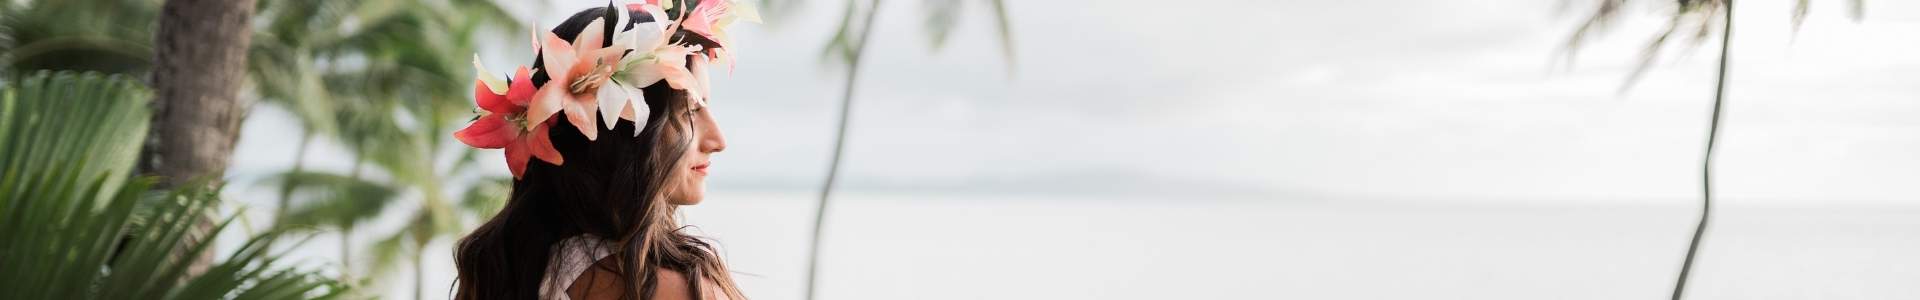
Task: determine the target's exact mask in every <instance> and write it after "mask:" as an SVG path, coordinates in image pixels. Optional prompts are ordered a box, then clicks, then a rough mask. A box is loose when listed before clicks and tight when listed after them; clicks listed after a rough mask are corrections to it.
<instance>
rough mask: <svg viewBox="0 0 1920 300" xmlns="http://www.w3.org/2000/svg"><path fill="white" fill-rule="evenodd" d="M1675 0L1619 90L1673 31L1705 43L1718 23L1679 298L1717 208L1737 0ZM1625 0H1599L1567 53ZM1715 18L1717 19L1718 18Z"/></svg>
mask: <svg viewBox="0 0 1920 300" xmlns="http://www.w3.org/2000/svg"><path fill="white" fill-rule="evenodd" d="M1675 1H1676V2H1675V3H1674V4H1675V8H1676V9H1674V10H1673V11H1672V12H1673V13H1672V15H1670V16H1669V19H1668V22H1667V29H1666V30H1664V31H1662V32H1660V33H1659V34H1657V35H1655V36H1654V37H1653V38H1652V39H1651V40H1649V41H1648V42H1647V46H1646V48H1645V49H1644V50H1642V51H1641V55H1640V64H1639V65H1638V66H1636V67H1635V68H1634V70H1633V73H1632V74H1631V75H1629V76H1628V77H1627V81H1626V83H1625V84H1623V85H1622V87H1621V89H1622V90H1624V89H1626V88H1628V87H1631V86H1632V85H1633V83H1634V82H1636V81H1638V80H1639V78H1640V76H1641V75H1643V74H1644V73H1645V72H1646V71H1647V69H1648V67H1650V66H1652V65H1653V63H1654V61H1655V60H1657V59H1658V56H1659V53H1660V50H1662V49H1665V47H1666V46H1667V43H1668V42H1669V41H1670V40H1671V39H1672V38H1673V37H1674V35H1675V34H1678V33H1686V32H1691V33H1692V34H1693V39H1692V41H1693V42H1695V43H1698V42H1702V41H1705V39H1706V38H1707V37H1709V36H1711V35H1712V34H1713V32H1714V29H1715V27H1716V26H1714V25H1719V26H1718V28H1719V32H1720V65H1719V74H1718V75H1719V77H1718V78H1717V79H1716V80H1715V82H1714V94H1713V112H1712V115H1711V117H1709V121H1708V125H1707V141H1706V152H1705V153H1704V154H1702V157H1701V164H1700V222H1699V223H1697V224H1696V225H1694V228H1693V237H1692V239H1691V240H1690V241H1689V242H1688V243H1687V254H1686V257H1685V258H1684V259H1683V260H1682V261H1681V263H1680V275H1679V276H1678V277H1677V278H1676V279H1675V280H1674V284H1673V298H1672V299H1674V300H1680V299H1681V298H1682V296H1685V294H1686V289H1687V278H1688V277H1689V275H1691V273H1692V270H1693V259H1694V257H1695V256H1696V255H1697V254H1698V253H1699V250H1700V239H1701V237H1702V236H1704V235H1705V234H1706V232H1707V220H1708V218H1709V217H1711V216H1712V212H1713V165H1714V164H1713V163H1714V155H1713V154H1714V151H1713V150H1714V148H1716V146H1718V145H1719V141H1720V140H1719V137H1720V117H1721V108H1722V107H1723V105H1724V104H1725V102H1726V97H1727V73H1728V72H1727V67H1728V65H1729V61H1728V60H1729V58H1730V53H1731V50H1732V49H1733V0H1675ZM1862 1H1863V0H1851V2H1852V13H1851V15H1852V17H1853V18H1854V20H1856V21H1857V20H1859V19H1860V18H1861V17H1862V16H1863V15H1864V12H1865V4H1864V2H1862ZM1627 2H1628V1H1627V0H1595V3H1597V4H1598V7H1597V8H1596V9H1595V10H1594V13H1593V15H1592V16H1591V17H1588V18H1587V20H1586V22H1583V23H1581V25H1580V26H1579V27H1578V28H1576V29H1574V31H1573V34H1572V36H1571V38H1569V39H1568V41H1567V49H1568V51H1569V52H1570V53H1571V52H1572V51H1574V50H1578V48H1579V47H1580V46H1581V45H1582V43H1583V42H1584V41H1585V40H1586V39H1588V38H1590V36H1589V34H1590V33H1592V32H1594V31H1595V30H1598V29H1599V28H1600V27H1605V26H1606V25H1607V24H1608V23H1610V22H1611V21H1613V20H1614V18H1617V17H1618V15H1619V12H1620V10H1621V9H1623V8H1625V7H1626V6H1627V4H1628V3H1627ZM1809 2H1811V1H1810V0H1798V1H1796V2H1795V7H1794V16H1793V24H1794V28H1799V26H1800V24H1801V23H1802V22H1803V21H1805V20H1806V16H1807V12H1808V11H1809V10H1810V9H1809V8H1810V7H1811V3H1809ZM1716 17H1717V18H1718V19H1716ZM1569 57H1571V55H1569Z"/></svg>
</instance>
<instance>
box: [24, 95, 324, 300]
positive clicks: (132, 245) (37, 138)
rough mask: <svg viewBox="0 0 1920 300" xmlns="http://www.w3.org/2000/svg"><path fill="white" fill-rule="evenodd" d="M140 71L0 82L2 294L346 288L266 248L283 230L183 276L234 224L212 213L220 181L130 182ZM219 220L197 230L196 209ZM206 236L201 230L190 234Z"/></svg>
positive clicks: (139, 131)
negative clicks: (167, 186) (169, 187)
mask: <svg viewBox="0 0 1920 300" xmlns="http://www.w3.org/2000/svg"><path fill="white" fill-rule="evenodd" d="M147 98H148V97H147V95H146V91H145V90H144V88H142V87H140V86H139V85H138V84H137V83H136V81H133V80H130V79H127V78H124V77H111V76H102V75H98V74H75V73H50V72H37V73H33V74H28V75H25V76H21V77H18V78H12V79H10V80H9V81H7V82H5V83H3V84H0V145H3V146H0V216H4V217H5V218H4V219H0V220H3V221H0V236H6V237H8V241H7V243H0V269H5V270H7V271H6V272H0V298H5V299H132V298H158V299H213V298H227V297H237V298H241V299H266V298H271V297H274V296H288V295H292V296H293V297H316V298H324V297H330V296H332V295H337V293H339V292H341V291H343V290H344V287H342V286H339V285H337V284H334V283H333V282H332V281H331V280H330V279H326V278H324V277H322V276H319V275H318V274H316V273H312V272H306V271H300V270H298V269H295V268H290V267H288V266H286V265H284V264H282V263H280V262H278V261H277V259H275V257H277V256H275V255H271V254H268V253H266V252H265V251H266V249H270V248H272V245H273V242H272V241H275V240H278V239H279V238H280V237H281V233H280V232H267V233H262V234H260V235H256V236H254V237H252V240H254V241H255V242H252V243H249V244H248V246H246V247H243V248H242V249H241V250H240V251H238V252H235V254H234V255H233V256H231V257H229V258H227V259H226V260H225V261H224V262H221V263H219V264H217V265H215V266H213V267H212V269H210V270H209V271H208V272H205V273H200V274H199V275H197V276H193V277H190V278H185V279H182V278H183V277H186V276H185V275H186V274H187V272H186V271H187V269H188V268H189V266H191V265H192V263H193V261H192V260H191V259H189V258H192V257H198V256H199V255H200V254H201V253H206V252H207V251H211V249H210V248H211V246H212V243H206V242H190V241H210V240H212V239H213V238H214V237H215V236H217V235H219V234H221V233H222V230H220V228H225V227H226V226H229V225H231V224H233V223H232V222H233V220H234V217H232V216H227V217H224V218H214V217H213V216H212V215H213V214H215V213H216V212H215V211H214V209H215V207H216V206H217V203H219V198H218V193H217V190H218V189H217V188H215V187H207V186H204V185H186V186H185V188H183V189H181V190H175V191H172V192H157V191H152V190H150V189H149V188H150V187H151V186H152V184H153V181H152V180H151V179H137V180H131V181H127V180H126V176H127V172H128V170H129V169H131V167H132V160H131V159H132V157H134V156H135V155H137V152H136V151H137V150H138V149H139V146H140V144H141V141H142V140H143V138H142V137H143V136H144V135H145V132H146V130H145V129H146V127H145V126H144V124H145V123H146V122H147V120H148V118H147V116H148V112H147V111H146V105H145V103H146V101H147ZM209 218H213V219H223V220H225V221H222V222H219V223H218V224H219V225H217V226H216V227H215V230H213V231H208V232H205V233H195V232H196V230H193V228H194V227H196V226H197V225H198V222H199V221H200V220H203V219H209ZM195 234H206V235H208V236H192V235H195Z"/></svg>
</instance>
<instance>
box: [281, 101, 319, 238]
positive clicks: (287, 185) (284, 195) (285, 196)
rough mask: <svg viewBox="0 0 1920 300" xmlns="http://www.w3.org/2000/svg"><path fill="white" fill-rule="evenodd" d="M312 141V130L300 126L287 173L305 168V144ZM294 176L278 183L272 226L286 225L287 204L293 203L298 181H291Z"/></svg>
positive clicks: (309, 143)
mask: <svg viewBox="0 0 1920 300" xmlns="http://www.w3.org/2000/svg"><path fill="white" fill-rule="evenodd" d="M312 143H313V130H312V129H309V128H306V127H305V126H301V128H300V147H299V148H297V149H294V150H293V172H289V174H300V171H303V170H305V169H306V165H307V146H308V145H311V144H312ZM296 177H297V176H289V177H287V178H286V179H285V180H286V181H285V182H281V183H280V206H278V207H274V209H273V224H274V227H280V226H282V225H287V224H286V218H287V209H288V206H291V205H293V187H294V186H296V185H298V183H296V182H293V181H294V178H296Z"/></svg>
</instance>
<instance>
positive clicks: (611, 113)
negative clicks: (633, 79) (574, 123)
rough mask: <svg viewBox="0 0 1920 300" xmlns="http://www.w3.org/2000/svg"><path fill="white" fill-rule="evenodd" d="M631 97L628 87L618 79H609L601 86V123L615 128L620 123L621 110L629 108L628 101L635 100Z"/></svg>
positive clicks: (609, 127) (608, 127)
mask: <svg viewBox="0 0 1920 300" xmlns="http://www.w3.org/2000/svg"><path fill="white" fill-rule="evenodd" d="M629 97H632V96H631V95H628V94H627V89H626V87H625V86H623V85H622V84H620V81H618V80H614V81H609V82H607V85H604V86H601V87H600V95H599V98H600V99H599V101H600V123H601V125H604V126H606V127H607V129H613V126H614V125H615V124H620V112H621V111H622V110H625V109H627V104H628V103H632V102H633V100H632V99H629Z"/></svg>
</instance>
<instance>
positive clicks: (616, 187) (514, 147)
mask: <svg viewBox="0 0 1920 300" xmlns="http://www.w3.org/2000/svg"><path fill="white" fill-rule="evenodd" d="M756 18H757V17H755V16H754V15H753V14H752V11H751V10H750V9H747V8H746V7H744V6H740V5H737V4H735V3H732V2H730V1H727V0H704V1H700V0H679V1H676V0H668V1H667V2H665V3H661V2H659V0H650V1H647V3H635V4H628V5H624V7H619V8H616V7H614V6H608V7H606V8H594V9H588V10H585V11H581V12H579V13H577V14H574V15H573V17H572V18H569V19H567V21H566V22H564V23H561V24H560V25H559V26H555V27H554V28H553V30H551V32H549V33H545V34H538V35H536V37H535V39H536V40H535V47H536V48H537V49H536V50H537V51H536V52H537V53H539V55H538V56H539V57H538V58H536V59H535V60H534V63H533V66H532V68H528V67H520V68H518V69H517V70H516V72H514V73H513V76H514V77H513V79H512V80H511V81H502V80H499V79H493V78H492V76H491V75H487V74H486V71H485V68H484V67H482V68H481V69H482V75H481V79H480V80H479V81H480V82H479V83H477V84H476V92H475V94H476V96H475V98H476V101H475V102H476V103H478V104H479V106H480V108H481V109H483V110H484V111H485V112H484V113H483V114H484V115H483V116H481V117H480V118H478V119H476V120H475V121H474V123H473V124H472V125H470V126H469V127H467V128H465V129H462V130H461V131H460V132H457V133H455V137H456V138H458V139H459V140H461V141H462V142H465V143H467V144H469V145H472V146H474V147H479V148H502V149H505V150H506V154H507V163H508V167H509V168H510V169H511V170H512V172H513V175H514V177H515V180H514V184H513V192H512V194H511V196H510V197H509V199H508V200H507V204H506V206H505V207H504V208H502V209H501V211H500V213H499V214H497V215H494V216H493V218H492V219H491V220H488V221H487V222H486V224H484V225H481V226H480V227H479V228H478V229H475V230H474V231H473V232H472V233H470V234H468V235H467V236H466V237H465V238H462V239H461V240H460V242H459V244H458V245H457V246H456V250H455V253H454V256H455V264H456V267H458V269H459V279H458V280H457V281H456V283H455V285H456V286H457V289H456V290H457V295H456V298H458V299H534V298H538V299H745V298H744V297H743V296H742V295H741V293H740V290H739V288H738V287H737V286H736V285H735V284H734V282H733V280H732V279H731V278H730V277H729V276H728V271H727V267H726V265H725V264H724V263H722V262H721V260H720V258H719V257H718V256H717V255H716V254H715V253H716V252H715V251H714V250H713V248H712V247H711V246H710V245H708V244H707V243H706V242H703V241H702V240H700V239H699V238H696V237H693V236H689V235H686V234H684V233H681V232H680V229H681V226H680V224H679V222H678V220H675V218H674V216H675V214H674V211H675V209H676V207H677V206H680V205H693V204H698V203H700V202H701V201H702V200H704V198H705V179H706V176H707V166H708V165H709V161H708V159H709V158H710V157H711V156H712V155H713V154H714V153H718V152H720V151H721V150H723V149H725V148H726V141H725V139H724V138H722V137H721V135H720V130H719V128H718V127H717V123H715V121H714V119H713V114H712V112H710V111H709V110H707V109H706V100H707V98H706V95H708V91H707V80H706V69H707V65H708V64H710V63H726V62H728V61H730V60H731V59H730V58H729V57H728V56H727V52H726V50H727V49H728V48H726V46H727V42H726V36H725V34H724V31H723V29H724V27H725V26H726V25H727V24H728V23H731V21H733V20H735V19H742V20H749V21H754V19H756ZM661 20H664V21H661ZM477 60H478V59H477V58H476V62H475V64H476V65H478V64H479V62H478V61H477ZM721 67H725V66H721ZM535 158H537V159H535Z"/></svg>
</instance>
